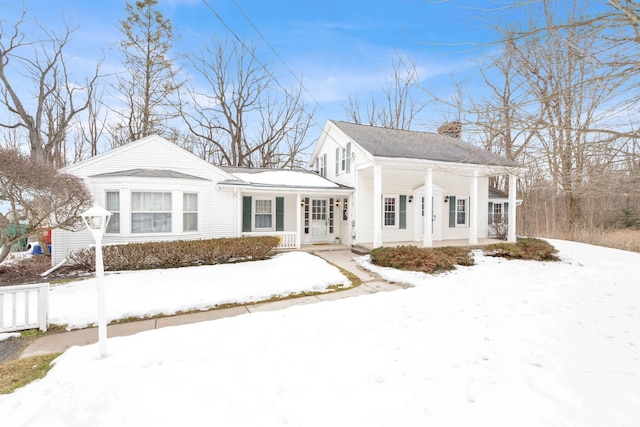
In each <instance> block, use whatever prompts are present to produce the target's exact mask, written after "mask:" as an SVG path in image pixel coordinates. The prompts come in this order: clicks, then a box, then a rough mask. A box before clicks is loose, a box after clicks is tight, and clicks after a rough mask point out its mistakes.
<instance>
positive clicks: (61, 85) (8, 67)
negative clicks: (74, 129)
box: [0, 13, 100, 167]
mask: <svg viewBox="0 0 640 427" xmlns="http://www.w3.org/2000/svg"><path fill="white" fill-rule="evenodd" d="M26 26H28V23H27V22H26V20H25V14H24V13H23V14H22V16H21V18H20V19H19V20H18V22H16V23H15V24H14V25H13V26H11V27H9V28H8V29H6V28H5V27H4V26H3V25H2V23H1V22H0V106H1V107H3V109H4V110H5V111H6V112H7V113H8V114H7V116H4V115H0V127H4V128H7V129H20V130H23V131H25V132H26V134H27V136H28V139H29V148H30V152H31V154H32V156H34V157H37V158H39V159H43V160H46V161H48V162H51V163H53V164H54V165H56V166H58V167H61V166H64V164H65V161H66V160H65V141H66V138H67V133H68V130H69V125H70V123H71V122H72V120H73V119H74V118H75V117H76V116H77V115H78V114H79V113H81V112H82V111H84V110H85V109H87V107H88V105H89V99H90V98H91V94H92V92H93V91H94V90H95V86H96V82H97V80H98V73H99V68H100V63H98V64H97V65H96V70H95V73H94V74H93V76H91V77H89V78H88V79H85V82H84V83H80V82H78V81H77V80H76V79H74V78H73V76H72V75H71V73H70V70H69V69H68V59H67V57H66V56H65V53H64V51H65V48H66V47H67V45H68V43H69V41H70V38H71V35H72V34H73V32H74V31H75V30H76V29H75V28H71V27H69V26H68V25H65V27H64V31H63V32H62V33H61V34H56V33H54V32H51V31H48V30H46V29H45V28H43V27H42V26H40V25H37V24H36V25H35V28H36V30H37V31H40V32H41V34H42V37H41V38H39V37H37V36H35V35H32V34H33V29H32V28H27V29H25V28H24V27H26ZM28 34H30V35H32V36H31V37H32V39H30V38H29V37H28ZM25 82H26V83H27V84H31V85H32V93H31V94H25V93H22V90H23V88H24V86H25Z"/></svg>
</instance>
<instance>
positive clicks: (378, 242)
mask: <svg viewBox="0 0 640 427" xmlns="http://www.w3.org/2000/svg"><path fill="white" fill-rule="evenodd" d="M380 246H382V166H380V165H375V166H373V247H374V248H377V247H380Z"/></svg>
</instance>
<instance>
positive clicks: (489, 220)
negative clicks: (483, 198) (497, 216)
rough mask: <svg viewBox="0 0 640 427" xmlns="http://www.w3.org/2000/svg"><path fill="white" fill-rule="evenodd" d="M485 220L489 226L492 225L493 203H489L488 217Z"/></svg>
mask: <svg viewBox="0 0 640 427" xmlns="http://www.w3.org/2000/svg"><path fill="white" fill-rule="evenodd" d="M487 218H488V223H489V225H491V224H493V202H489V215H488V216H487Z"/></svg>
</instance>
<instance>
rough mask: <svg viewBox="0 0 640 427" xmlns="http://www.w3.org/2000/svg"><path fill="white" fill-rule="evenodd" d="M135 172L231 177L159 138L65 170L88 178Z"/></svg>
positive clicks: (143, 140)
mask: <svg viewBox="0 0 640 427" xmlns="http://www.w3.org/2000/svg"><path fill="white" fill-rule="evenodd" d="M131 169H170V170H173V171H176V172H182V173H185V174H188V175H193V176H197V177H200V178H205V179H210V180H213V181H219V180H222V179H226V178H229V177H230V175H228V174H226V173H225V172H224V171H222V170H221V169H219V168H217V167H215V166H213V165H211V164H210V163H207V162H205V161H204V160H202V159H200V158H198V157H196V156H194V155H193V154H191V153H189V152H188V151H186V150H184V149H183V148H180V147H178V146H177V145H175V144H173V143H171V142H169V141H167V140H165V139H163V138H160V137H159V136H156V135H153V136H149V137H147V138H144V139H141V140H140V141H136V142H132V143H130V144H127V145H125V146H122V147H119V148H117V149H115V150H112V151H109V152H107V153H104V154H101V155H99V156H96V157H93V158H90V159H87V160H85V161H82V162H80V163H76V164H74V165H71V166H68V167H66V168H65V169H63V170H62V171H63V172H68V173H71V174H73V175H75V176H78V177H80V178H86V177H88V176H91V175H98V174H103V173H110V172H116V171H126V170H131Z"/></svg>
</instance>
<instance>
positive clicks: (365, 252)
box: [351, 245, 371, 255]
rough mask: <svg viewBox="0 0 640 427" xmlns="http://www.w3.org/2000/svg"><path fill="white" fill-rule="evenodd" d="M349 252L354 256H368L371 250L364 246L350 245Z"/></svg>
mask: <svg viewBox="0 0 640 427" xmlns="http://www.w3.org/2000/svg"><path fill="white" fill-rule="evenodd" d="M351 252H353V253H354V254H356V255H368V254H369V252H371V249H367V248H365V247H364V246H360V245H352V246H351Z"/></svg>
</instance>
